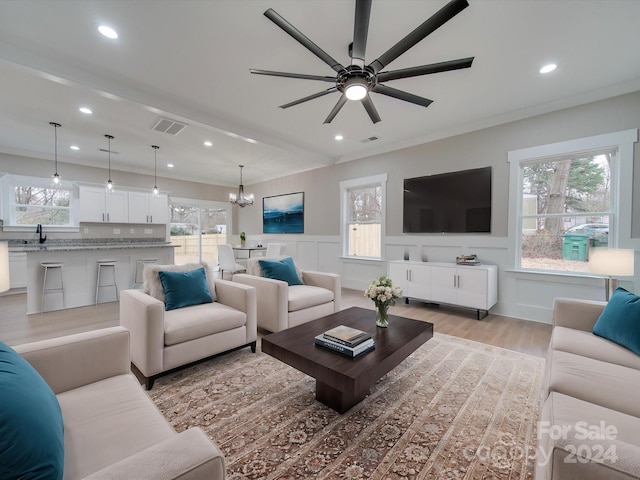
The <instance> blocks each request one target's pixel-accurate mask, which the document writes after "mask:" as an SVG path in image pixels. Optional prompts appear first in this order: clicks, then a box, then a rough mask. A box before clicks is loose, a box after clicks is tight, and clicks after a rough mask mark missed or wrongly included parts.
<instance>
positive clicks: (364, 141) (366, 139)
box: [362, 137, 378, 143]
mask: <svg viewBox="0 0 640 480" xmlns="http://www.w3.org/2000/svg"><path fill="white" fill-rule="evenodd" d="M376 140H378V137H369V138H365V139H364V140H362V143H369V142H375V141H376Z"/></svg>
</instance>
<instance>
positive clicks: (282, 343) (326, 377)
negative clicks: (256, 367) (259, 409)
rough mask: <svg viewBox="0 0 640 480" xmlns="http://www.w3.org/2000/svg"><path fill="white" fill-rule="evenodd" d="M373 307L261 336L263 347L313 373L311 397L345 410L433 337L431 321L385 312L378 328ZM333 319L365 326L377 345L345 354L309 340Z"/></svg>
mask: <svg viewBox="0 0 640 480" xmlns="http://www.w3.org/2000/svg"><path fill="white" fill-rule="evenodd" d="M375 317H376V312H375V311H374V310H367V309H365V308H359V307H352V308H348V309H345V310H342V311H340V312H337V313H334V314H332V315H328V316H326V317H322V318H319V319H317V320H313V321H311V322H308V323H305V324H302V325H299V326H297V327H293V328H289V329H287V330H283V331H281V332H277V333H272V334H269V335H266V336H265V337H263V338H262V351H263V352H264V353H266V354H268V355H271V356H272V357H275V358H277V359H278V360H280V361H282V362H284V363H286V364H287V365H291V366H292V367H294V368H296V369H298V370H300V371H301V372H304V373H306V374H307V375H309V376H311V377H313V378H315V379H316V399H317V400H318V401H320V402H322V403H324V404H325V405H327V406H329V407H331V408H333V409H334V410H336V411H338V412H340V413H344V412H346V411H347V410H349V409H350V408H351V407H353V406H354V405H355V404H357V403H358V402H360V401H361V400H362V399H363V398H364V397H366V396H367V394H368V393H369V388H370V387H371V385H373V384H374V383H375V382H377V381H378V380H379V379H380V378H381V377H382V376H383V375H385V374H386V373H388V372H390V371H391V370H392V369H394V368H395V367H396V366H397V365H398V364H400V362H402V361H403V360H404V359H405V358H407V357H408V356H409V355H410V354H411V353H412V352H414V351H415V350H416V349H417V348H418V347H419V346H421V345H422V344H423V343H425V342H426V341H427V340H429V339H430V338H432V337H433V324H432V323H428V322H421V321H418V320H411V319H409V318H404V317H398V316H396V315H389V327H388V328H379V327H376V323H375ZM338 325H348V326H350V327H353V328H357V329H360V330H363V331H365V332H369V333H370V334H371V335H372V336H373V339H374V342H375V345H376V348H375V350H372V351H370V352H368V353H365V354H364V355H362V356H360V357H357V358H349V357H347V356H345V355H342V354H340V353H337V352H333V351H331V350H327V349H325V348H323V347H318V346H316V345H315V344H314V337H315V336H316V335H318V334H321V333H324V332H325V331H327V330H329V329H330V328H333V327H336V326H338Z"/></svg>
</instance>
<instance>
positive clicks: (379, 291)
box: [364, 275, 402, 308]
mask: <svg viewBox="0 0 640 480" xmlns="http://www.w3.org/2000/svg"><path fill="white" fill-rule="evenodd" d="M364 296H365V297H369V298H370V299H371V300H373V303H375V304H376V307H378V308H379V307H381V306H383V307H384V306H388V305H393V304H394V303H395V299H396V298H400V297H401V296H402V289H401V288H400V287H394V286H393V282H392V281H391V279H390V278H387V276H386V275H383V276H382V277H380V278H378V279H377V280H374V281H373V282H371V285H369V286H368V287H367V289H366V290H365V291H364Z"/></svg>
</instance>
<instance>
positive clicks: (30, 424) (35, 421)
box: [0, 342, 64, 480]
mask: <svg viewBox="0 0 640 480" xmlns="http://www.w3.org/2000/svg"><path fill="white" fill-rule="evenodd" d="M63 470H64V426H63V423H62V412H61V410H60V405H59V404H58V399H57V398H56V396H55V395H54V393H53V392H52V391H51V388H50V387H49V385H47V382H45V381H44V379H43V378H42V377H41V376H40V374H39V373H38V372H37V371H36V369H35V368H33V367H32V366H31V364H30V363H29V362H27V361H26V360H25V359H24V358H22V357H21V356H20V355H19V354H18V353H17V352H16V351H15V350H14V349H12V348H11V347H9V346H7V345H5V344H4V343H2V342H0V478H11V479H14V478H15V479H18V478H19V479H24V480H59V479H62V474H63Z"/></svg>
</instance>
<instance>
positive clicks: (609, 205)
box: [509, 130, 637, 272]
mask: <svg viewBox="0 0 640 480" xmlns="http://www.w3.org/2000/svg"><path fill="white" fill-rule="evenodd" d="M636 139H637V131H636V130H632V131H628V132H619V133H617V134H606V135H599V136H596V137H588V138H584V139H578V140H572V141H569V142H561V143H558V144H552V145H545V146H541V147H534V148H531V149H524V150H518V151H514V152H509V161H510V162H511V167H510V168H511V201H510V217H509V220H510V224H511V225H513V226H514V231H512V232H511V234H512V237H513V241H514V245H515V247H514V267H515V268H517V269H522V270H536V271H554V272H588V271H589V264H588V261H589V251H590V250H591V249H593V248H598V247H607V246H611V247H616V246H617V245H618V242H619V239H620V238H621V236H620V232H621V228H623V227H622V224H624V223H626V222H620V221H619V219H620V218H630V214H631V210H630V208H631V205H630V204H631V178H626V177H630V176H631V173H630V166H631V165H632V160H633V153H632V152H633V142H635V141H636ZM630 155H631V156H630ZM513 195H515V196H516V198H514V197H513ZM622 199H625V200H624V201H622ZM626 204H628V206H627V205H626ZM627 215H629V216H628V217H627ZM625 228H626V227H625ZM623 237H624V238H629V237H630V231H629V232H626V231H625V234H624V235H623Z"/></svg>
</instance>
